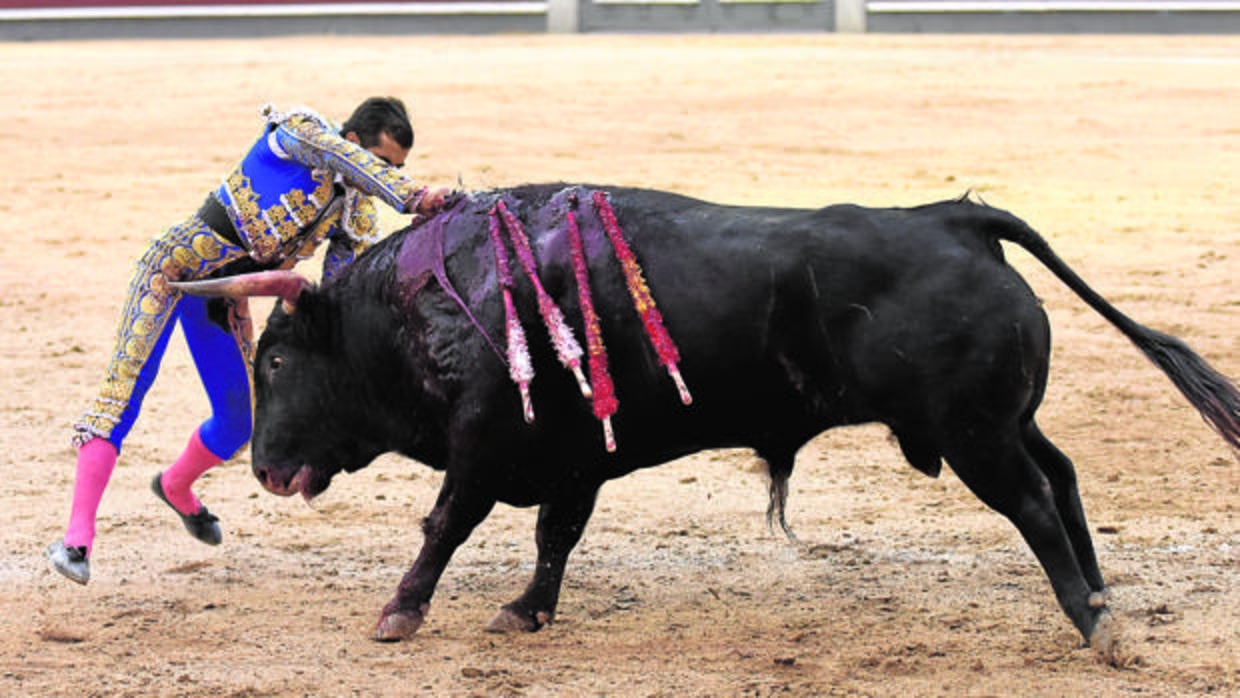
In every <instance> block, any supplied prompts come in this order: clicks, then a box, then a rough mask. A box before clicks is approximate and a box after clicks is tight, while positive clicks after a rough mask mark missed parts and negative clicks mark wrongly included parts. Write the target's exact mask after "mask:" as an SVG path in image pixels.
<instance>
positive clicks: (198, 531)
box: [151, 471, 224, 545]
mask: <svg viewBox="0 0 1240 698" xmlns="http://www.w3.org/2000/svg"><path fill="white" fill-rule="evenodd" d="M163 475H164V474H163V472H162V471H161V472H158V473H155V478H154V479H153V480H151V491H152V492H154V493H155V496H156V497H159V499H160V501H162V502H163V503H164V504H167V505H168V506H169V507H171V508H172V510H173V511H176V512H177V516H179V517H181V523H183V524H185V530H187V531H189V534H190V535H191V536H193V537H195V538H197V539H198V540H200V541H202V542H203V543H206V544H207V545H219V544H220V541H221V540H223V538H224V535H223V534H222V533H221V532H220V524H219V521H220V518H219V517H218V516H216V515H215V514H212V513H211V512H209V511H207V508H206V507H205V506H204V507H202V508H201V509H199V510H198V512H197V513H195V514H182V513H181V512H179V511H177V508H176V507H174V506H172V502H169V501H168V496H167V495H165V494H164V486H163V484H162V483H161V482H160V478H162V477H163Z"/></svg>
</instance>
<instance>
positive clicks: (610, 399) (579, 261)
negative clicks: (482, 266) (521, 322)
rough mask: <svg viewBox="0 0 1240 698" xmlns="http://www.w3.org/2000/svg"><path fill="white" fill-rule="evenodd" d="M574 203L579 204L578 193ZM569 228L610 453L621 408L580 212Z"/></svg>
mask: <svg viewBox="0 0 1240 698" xmlns="http://www.w3.org/2000/svg"><path fill="white" fill-rule="evenodd" d="M573 198H574V204H575V203H576V201H575V199H576V197H575V196H574V197H573ZM565 219H566V220H567V227H568V244H569V246H570V247H571V249H572V253H573V273H574V275H575V276H576V278H577V298H578V301H579V303H580V305H581V316H582V321H583V324H584V325H585V328H586V351H587V353H588V355H589V361H590V385H591V386H593V388H594V398H593V400H592V403H593V408H594V416H595V417H596V418H598V420H599V421H601V422H602V423H603V442H604V444H605V445H606V447H607V450H608V452H614V451H615V450H616V435H615V432H613V431H612V427H611V416H612V415H613V414H615V413H616V410H617V409H618V408H619V402H618V401H617V400H616V391H615V387H614V386H613V385H612V382H611V375H610V374H609V373H608V372H607V348H606V347H605V346H603V333H602V330H601V329H600V326H599V319H598V313H597V312H595V310H594V299H593V298H591V297H590V276H589V272H588V271H587V269H586V254H585V248H584V246H583V245H582V243H581V230H580V229H579V228H578V227H577V214H576V213H574V212H572V211H569V212H568V213H566V214H565Z"/></svg>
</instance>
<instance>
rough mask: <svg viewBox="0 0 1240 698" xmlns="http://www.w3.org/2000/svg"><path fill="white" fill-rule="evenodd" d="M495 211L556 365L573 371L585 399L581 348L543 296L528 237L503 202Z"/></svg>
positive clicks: (586, 390) (546, 295) (561, 315)
mask: <svg viewBox="0 0 1240 698" xmlns="http://www.w3.org/2000/svg"><path fill="white" fill-rule="evenodd" d="M495 210H496V211H498V212H499V215H500V217H501V218H502V220H503V222H504V227H505V228H506V229H507V230H508V239H510V240H512V247H513V249H514V250H516V251H517V259H518V260H520V262H521V268H522V269H524V270H525V275H526V276H528V277H529V279H530V283H532V284H533V285H534V293H536V294H537V295H538V312H539V313H540V314H541V315H542V318H543V324H545V325H546V326H547V333H548V334H549V335H551V344H552V346H554V347H555V353H556V356H558V357H559V358H560V363H561V364H562V365H563V366H564V367H565V368H567V369H568V370H570V371H572V372H573V376H574V377H575V378H576V379H577V387H579V388H580V389H581V394H582V395H583V396H585V397H586V398H589V397H590V384H589V383H587V382H586V377H585V374H584V373H582V372H581V345H580V344H578V343H577V338H576V337H575V336H574V335H573V328H571V327H569V326H568V323H566V322H564V313H562V312H560V306H558V305H556V304H555V301H554V300H553V299H552V298H551V294H549V293H547V290H546V289H545V288H543V285H542V281H541V280H540V279H539V278H538V261H537V260H536V259H534V250H532V249H531V248H530V239H529V237H527V236H526V234H525V229H524V228H522V227H521V221H519V220H517V217H516V216H514V215H512V213H511V212H510V211H509V210H508V207H507V206H505V205H504V201H503V199H501V200H499V201H497V202H496V203H495Z"/></svg>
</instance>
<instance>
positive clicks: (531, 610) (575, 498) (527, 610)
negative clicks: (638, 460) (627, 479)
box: [487, 489, 598, 633]
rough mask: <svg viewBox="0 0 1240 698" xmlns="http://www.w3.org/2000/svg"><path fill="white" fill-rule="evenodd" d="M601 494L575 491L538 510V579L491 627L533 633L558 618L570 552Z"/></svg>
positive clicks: (488, 627) (506, 630) (502, 609)
mask: <svg viewBox="0 0 1240 698" xmlns="http://www.w3.org/2000/svg"><path fill="white" fill-rule="evenodd" d="M597 497H598V490H597V489H595V490H593V491H586V492H574V493H572V494H570V495H561V496H559V497H558V498H557V499H555V500H553V501H550V502H546V503H544V504H543V505H542V506H541V507H540V508H539V509H538V528H537V531H536V533H535V541H536V542H537V545H538V564H537V565H536V566H535V567H534V579H532V580H531V581H530V584H529V586H528V587H526V589H525V593H524V594H521V596H519V597H518V598H517V599H516V600H514V601H512V602H511V603H508V604H505V605H504V606H503V608H501V609H500V611H499V613H498V614H496V616H495V617H494V618H492V619H491V622H490V623H487V630H490V631H492V632H500V633H502V632H512V631H518V630H520V631H526V632H533V631H535V630H538V629H539V628H541V627H542V626H544V625H546V624H547V623H550V622H551V621H552V619H554V618H555V607H556V604H558V603H559V601H560V585H561V583H562V582H563V581H564V566H565V565H566V564H568V555H569V553H571V552H572V550H573V548H574V547H576V545H577V542H578V541H580V540H581V535H582V534H583V533H584V532H585V530H586V523H587V522H588V521H589V520H590V514H592V513H593V512H594V502H595V500H596V499H597Z"/></svg>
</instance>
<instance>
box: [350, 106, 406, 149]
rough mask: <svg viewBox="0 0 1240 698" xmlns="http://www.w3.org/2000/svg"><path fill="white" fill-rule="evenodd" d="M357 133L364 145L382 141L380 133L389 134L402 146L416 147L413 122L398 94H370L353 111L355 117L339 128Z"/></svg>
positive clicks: (370, 145) (368, 145) (367, 145)
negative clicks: (376, 95)
mask: <svg viewBox="0 0 1240 698" xmlns="http://www.w3.org/2000/svg"><path fill="white" fill-rule="evenodd" d="M350 131H352V132H353V133H356V134H357V139H358V140H359V141H361V145H362V147H363V148H370V147H373V146H375V145H377V144H378V143H379V134H381V133H386V134H387V135H388V136H389V137H391V139H392V140H394V141H396V143H397V145H399V146H400V147H402V148H406V149H408V148H412V147H413V125H412V124H410V123H409V113H408V112H407V111H405V103H404V102H402V101H400V100H399V99H397V98H396V97H371V98H369V99H367V100H366V101H365V102H362V103H361V104H360V105H358V107H357V109H354V110H353V116H350V117H349V120H348V121H346V122H344V124H343V125H342V126H341V127H340V133H341V135H344V134H347V133H349V132H350Z"/></svg>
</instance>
